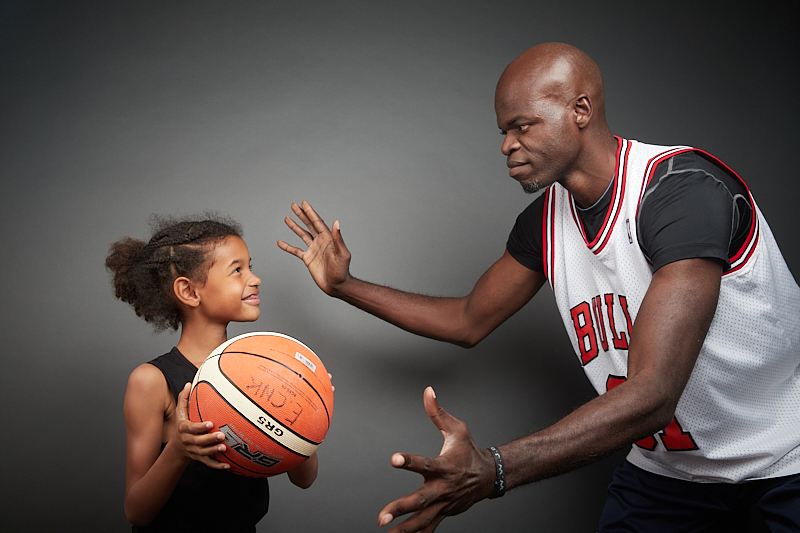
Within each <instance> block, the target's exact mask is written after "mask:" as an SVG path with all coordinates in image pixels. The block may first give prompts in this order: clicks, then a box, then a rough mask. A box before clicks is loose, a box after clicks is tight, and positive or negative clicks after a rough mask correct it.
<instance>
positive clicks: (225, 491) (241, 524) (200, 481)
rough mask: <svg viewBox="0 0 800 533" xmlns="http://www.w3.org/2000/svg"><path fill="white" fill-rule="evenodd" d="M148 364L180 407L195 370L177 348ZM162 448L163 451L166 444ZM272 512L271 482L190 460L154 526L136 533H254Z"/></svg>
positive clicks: (143, 528)
mask: <svg viewBox="0 0 800 533" xmlns="http://www.w3.org/2000/svg"><path fill="white" fill-rule="evenodd" d="M150 364H152V365H154V366H155V367H157V368H158V369H159V370H161V372H162V373H163V374H164V377H165V378H167V383H168V384H169V388H170V389H171V390H172V394H173V396H174V397H175V402H176V403H177V401H178V394H179V393H180V391H181V390H183V386H184V385H185V384H186V383H187V382H191V381H192V380H193V379H194V375H195V373H196V372H197V368H196V367H195V366H194V365H193V364H192V363H190V362H189V360H188V359H186V358H185V357H184V356H183V354H181V353H180V352H179V351H178V349H177V348H173V349H172V351H170V352H169V353H167V354H164V355H162V356H161V357H157V358H156V359H153V360H152V361H150ZM161 449H162V450H163V449H164V445H163V444H162V446H161ZM268 509H269V484H268V482H267V478H251V477H246V476H239V475H236V474H232V473H230V472H226V471H224V470H214V469H213V468H209V467H207V466H206V465H204V464H203V463H201V462H199V461H192V462H190V463H189V466H187V467H186V470H185V471H184V473H183V476H181V479H180V480H179V481H178V485H177V486H176V487H175V490H174V491H173V492H172V496H170V498H169V500H168V501H167V503H166V504H165V505H164V508H163V509H161V512H159V513H158V516H156V519H155V520H154V521H153V523H152V524H150V525H149V526H147V527H136V526H133V531H134V532H148V533H150V532H155V531H158V532H161V531H165V532H171V533H175V532H180V531H186V532H193V533H194V532H202V531H209V532H211V531H213V532H215V533H219V532H220V531H225V532H226V533H227V532H247V533H252V532H255V531H256V524H257V523H258V521H259V520H261V519H262V518H263V517H264V515H266V514H267V510H268Z"/></svg>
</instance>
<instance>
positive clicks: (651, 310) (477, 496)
mask: <svg viewBox="0 0 800 533" xmlns="http://www.w3.org/2000/svg"><path fill="white" fill-rule="evenodd" d="M721 274H722V265H721V263H719V262H718V261H716V260H709V259H687V260H683V261H677V262H675V263H670V264H668V265H665V266H664V267H662V268H660V269H659V270H657V271H656V273H655V274H654V276H653V279H652V282H651V284H650V287H649V289H648V291H647V294H646V296H645V298H644V301H643V302H642V306H641V308H640V310H639V313H638V315H637V318H636V323H635V324H634V326H633V331H632V332H631V336H630V338H631V344H630V347H629V351H628V379H627V381H625V382H624V383H623V384H621V385H619V386H617V387H615V388H614V389H612V390H610V391H609V392H607V393H606V394H603V395H601V396H599V397H597V398H595V399H594V400H592V401H590V402H588V403H586V404H585V405H583V406H582V407H580V408H579V409H577V410H576V411H574V412H573V413H571V414H570V415H568V416H566V417H564V418H563V419H561V420H560V421H558V422H557V423H555V424H554V425H552V426H550V427H549V428H547V429H545V430H543V431H540V432H537V433H534V434H532V435H529V436H527V437H524V438H522V439H519V440H517V441H514V442H511V443H509V444H507V445H505V446H500V447H499V450H500V452H501V453H502V455H503V458H504V463H505V473H506V483H507V487H508V488H509V489H510V488H514V487H517V486H520V485H524V484H526V483H532V482H534V481H538V480H541V479H545V478H548V477H552V476H555V475H558V474H561V473H564V472H567V471H570V470H573V469H575V468H578V467H580V466H583V465H585V464H588V463H591V462H594V461H596V460H598V459H600V458H602V457H605V456H607V455H609V454H611V453H612V452H614V451H615V450H618V449H620V448H622V447H624V446H627V445H630V444H631V443H633V442H636V441H637V440H639V439H642V438H644V437H646V436H648V435H652V434H654V433H656V432H658V431H660V430H661V429H663V428H664V427H666V426H667V425H668V424H669V423H670V422H671V420H672V418H673V416H674V414H675V407H676V406H677V403H678V400H679V399H680V397H681V394H682V393H683V389H684V387H685V386H686V383H687V381H688V380H689V376H690V374H691V372H692V369H693V368H694V363H695V361H696V359H697V355H698V353H699V352H700V348H701V347H702V345H703V341H704V340H705V336H706V333H707V332H708V328H709V327H710V325H711V321H712V319H713V317H714V313H715V311H716V306H717V300H718V298H719V287H720V279H721ZM425 401H426V410H427V411H428V414H429V415H430V416H431V420H433V422H434V423H435V424H436V426H437V427H438V428H439V429H440V431H441V432H442V434H443V436H444V437H445V445H444V447H443V448H442V453H441V454H440V455H439V457H436V458H425V457H420V456H416V455H409V454H395V455H394V456H392V465H393V466H395V467H397V468H403V469H406V470H411V471H414V472H418V473H420V474H422V475H423V476H424V477H425V481H424V483H423V485H422V487H421V488H420V489H419V490H417V491H416V492H414V493H412V494H410V495H408V496H405V497H404V498H400V499H399V500H395V501H394V502H392V503H390V504H389V505H387V506H386V507H385V508H384V509H383V510H382V511H381V513H380V514H379V516H378V524H379V525H381V526H383V525H386V524H388V523H389V522H390V521H391V520H392V519H394V518H395V517H397V516H400V515H403V514H406V513H414V514H413V515H412V516H410V517H409V518H407V519H406V520H405V521H403V522H402V523H401V524H400V525H399V526H397V527H396V528H395V529H393V530H392V531H391V532H390V533H394V532H396V531H401V530H402V531H407V532H412V531H425V532H431V531H433V529H435V526H436V525H437V524H438V523H439V522H441V521H442V519H444V517H446V516H449V515H453V514H457V513H460V512H463V511H465V510H466V509H468V508H469V507H471V506H472V505H473V504H475V503H476V502H478V501H480V500H481V499H484V498H486V497H488V496H489V495H490V494H491V487H492V485H493V483H494V480H495V472H494V463H493V460H492V458H491V456H490V455H489V453H488V452H487V451H485V450H483V451H482V450H479V449H478V448H477V446H476V445H475V443H474V442H473V440H472V438H471V437H470V436H469V432H468V430H467V428H466V426H465V425H464V424H463V423H462V422H460V421H458V420H456V419H454V418H453V417H451V416H450V415H449V414H447V413H446V412H445V411H444V409H441V407H439V406H438V403H436V401H435V399H434V397H433V394H432V391H431V392H430V393H428V392H427V391H426V399H425Z"/></svg>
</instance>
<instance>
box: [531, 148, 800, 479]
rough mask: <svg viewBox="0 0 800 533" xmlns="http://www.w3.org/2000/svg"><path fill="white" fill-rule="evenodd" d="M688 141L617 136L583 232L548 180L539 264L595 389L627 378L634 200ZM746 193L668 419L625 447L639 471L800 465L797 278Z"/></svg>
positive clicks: (635, 266)
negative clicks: (741, 241)
mask: <svg viewBox="0 0 800 533" xmlns="http://www.w3.org/2000/svg"><path fill="white" fill-rule="evenodd" d="M687 150H693V149H692V148H689V147H685V146H684V147H681V146H678V147H665V146H652V145H647V144H643V143H640V142H637V141H628V140H622V139H621V140H620V148H619V151H618V155H617V172H616V176H615V182H614V184H613V198H612V200H611V206H610V207H609V211H608V214H607V216H606V220H605V222H604V224H603V227H602V229H601V230H600V231H599V232H598V234H597V236H596V237H595V238H594V239H593V240H592V241H588V240H587V239H586V237H585V234H584V231H583V229H582V226H581V222H580V217H579V216H578V212H577V207H576V204H575V202H574V200H573V199H572V197H571V195H570V194H569V192H568V191H567V190H566V189H564V188H563V187H562V186H561V185H560V184H558V183H556V184H555V185H553V186H552V187H550V188H549V189H548V190H547V191H546V193H545V194H546V197H545V208H544V225H543V233H544V248H543V250H544V255H545V260H544V264H545V275H546V276H547V279H548V282H549V283H550V285H551V287H552V288H553V291H554V293H555V298H556V302H557V304H558V308H559V310H560V312H561V315H562V319H563V321H564V325H565V326H566V328H567V332H568V333H569V337H570V339H571V341H572V344H573V347H574V348H575V352H576V354H577V356H578V358H579V360H580V361H581V364H582V365H583V368H584V371H585V372H586V375H587V376H588V377H589V380H590V381H591V383H592V385H593V386H594V387H595V389H596V390H597V392H598V393H599V394H603V393H604V392H606V391H607V390H609V389H611V388H613V387H614V386H616V385H618V384H620V383H622V382H623V381H624V380H625V379H626V376H627V367H628V343H629V339H630V335H631V332H632V330H633V333H634V334H635V326H634V325H635V322H636V315H637V313H638V311H639V307H640V305H641V303H642V299H643V298H644V296H645V293H646V292H647V288H648V286H649V284H650V280H651V279H652V275H653V272H652V268H651V266H650V265H649V263H648V261H647V259H646V258H645V256H644V254H643V253H642V251H641V250H640V248H639V243H638V240H637V239H638V236H637V232H636V217H637V212H638V207H639V202H640V199H641V197H642V194H643V193H644V189H645V187H646V185H647V181H648V179H649V178H650V176H651V173H652V171H653V169H654V168H655V165H656V164H657V163H658V162H659V161H662V160H664V159H666V158H669V157H670V156H673V155H676V154H678V153H680V152H684V151H687ZM706 155H708V154H706ZM751 201H752V197H751ZM752 204H753V206H754V209H753V211H754V212H753V220H752V223H751V231H750V235H749V237H748V239H747V242H746V243H745V245H744V246H743V247H742V249H741V250H740V251H739V252H738V253H737V255H736V256H735V257H733V258H732V260H731V268H730V270H728V271H727V272H726V273H725V274H724V275H723V276H722V282H721V288H720V296H719V303H718V305H717V311H716V314H715V316H714V320H713V322H712V324H711V327H710V329H709V332H708V336H707V337H706V340H705V343H704V344H703V347H702V349H701V351H700V354H699V356H698V358H697V362H696V364H695V367H694V370H693V371H692V374H691V377H690V378H689V382H688V383H687V385H686V389H685V390H684V392H683V395H682V396H681V399H680V401H679V402H678V406H677V409H676V411H675V418H674V419H673V421H672V423H671V424H670V425H669V426H667V427H666V428H665V429H664V430H662V431H661V432H659V433H658V434H657V435H653V436H652V437H648V438H645V439H643V440H641V441H639V442H637V443H636V444H634V445H633V447H632V449H631V452H630V454H629V455H628V459H629V460H630V461H631V462H632V463H633V464H634V465H636V466H638V467H640V468H643V469H644V470H647V471H650V472H654V473H656V474H661V475H665V476H669V477H673V478H679V479H685V480H690V481H698V482H727V483H736V482H740V481H745V480H752V479H759V478H769V477H777V476H784V475H789V474H796V473H800V288H798V286H797V283H796V282H795V280H794V278H793V277H792V274H791V272H790V271H789V269H788V267H787V266H786V263H785V262H784V260H783V256H782V255H781V253H780V250H779V249H778V246H777V244H776V243H775V239H774V238H773V235H772V232H771V231H770V229H769V226H768V225H767V223H766V221H765V219H764V217H763V216H762V214H761V212H760V211H759V210H758V207H756V206H755V202H752Z"/></svg>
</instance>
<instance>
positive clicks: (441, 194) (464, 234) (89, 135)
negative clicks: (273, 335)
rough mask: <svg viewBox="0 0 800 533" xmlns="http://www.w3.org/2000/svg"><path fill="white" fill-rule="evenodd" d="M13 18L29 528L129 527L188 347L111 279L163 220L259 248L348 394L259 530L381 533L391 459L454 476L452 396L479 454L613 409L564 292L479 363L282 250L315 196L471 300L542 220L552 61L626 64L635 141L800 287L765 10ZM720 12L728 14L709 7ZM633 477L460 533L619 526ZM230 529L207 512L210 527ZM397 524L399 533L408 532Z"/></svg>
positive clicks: (786, 151) (18, 407) (584, 6)
mask: <svg viewBox="0 0 800 533" xmlns="http://www.w3.org/2000/svg"><path fill="white" fill-rule="evenodd" d="M645 4H646V5H647V6H650V3H644V2H636V3H634V2H630V3H626V2H614V3H611V4H609V3H600V2H589V1H584V2H580V1H572V0H564V1H559V2H540V1H526V2H523V1H513V2H489V1H451V2H422V1H419V2H407V1H396V2H390V1H363V2H355V1H351V2H322V1H319V2H242V1H237V2H224V3H223V2H209V1H197V2H177V1H176V2H155V1H139V2H87V1H76V2H37V1H27V2H14V1H11V2H9V1H4V2H3V3H2V4H0V5H2V8H1V9H2V11H0V42H1V43H2V46H1V47H0V59H1V60H2V63H1V64H0V69H1V70H0V180H1V181H0V183H1V184H0V202H1V203H0V205H1V206H2V208H1V209H0V221H2V222H1V223H2V232H0V235H2V237H1V238H2V241H1V243H2V248H1V249H2V254H3V260H2V262H0V273H2V276H0V291H1V292H0V302H2V311H0V312H1V313H2V315H0V328H2V329H1V330H0V333H1V334H2V339H3V341H4V343H3V351H4V353H3V370H2V372H0V406H2V410H0V421H1V422H2V425H0V427H2V429H3V432H4V436H5V438H4V442H5V446H4V449H5V454H4V458H3V460H2V463H3V466H2V468H1V469H0V471H1V472H2V486H0V490H2V498H0V510H1V511H2V529H3V530H4V531H57V530H68V531H103V532H105V531H129V525H128V524H127V522H126V521H125V516H124V512H123V490H124V461H125V428H124V422H123V417H122V398H123V394H124V391H125V386H126V382H127V378H128V375H129V373H130V372H131V370H133V368H135V367H136V366H137V365H139V364H141V363H143V362H146V361H148V360H150V359H152V358H153V357H155V356H158V355H160V354H162V353H164V352H166V351H168V350H169V349H170V348H171V347H172V346H173V345H174V344H175V343H176V342H177V340H178V336H177V335H171V334H169V333H162V334H158V335H154V334H153V333H152V328H151V327H150V326H149V325H148V324H146V323H144V322H143V321H142V320H141V319H138V318H137V317H136V316H135V315H134V313H133V311H132V310H131V309H130V308H129V307H128V306H127V305H125V304H123V303H121V302H119V301H117V300H115V299H114V297H113V291H112V288H111V285H110V281H109V276H108V274H107V273H106V271H105V270H104V268H103V261H104V259H105V256H106V253H107V251H108V247H109V245H110V244H111V243H112V242H113V241H115V240H117V239H119V238H121V237H123V236H133V237H137V238H147V237H148V236H149V235H148V231H149V229H148V225H147V220H148V217H149V216H150V215H151V214H153V213H157V214H178V215H181V214H191V213H199V212H202V211H204V210H207V209H210V210H216V211H219V212H222V213H225V214H228V215H230V216H232V217H233V218H235V219H237V220H238V221H239V222H241V223H242V224H243V226H244V229H245V240H246V242H247V244H248V245H249V248H250V253H251V255H252V258H253V266H254V269H255V271H256V273H257V274H258V275H259V276H260V277H261V278H262V279H263V285H262V304H261V310H262V313H261V318H260V319H259V320H258V321H257V322H256V323H250V324H233V325H231V327H230V329H229V336H233V335H236V334H239V333H243V332H245V331H259V330H261V331H279V332H283V333H286V334H288V335H292V336H294V337H297V338H299V339H301V340H302V341H304V342H305V343H306V344H308V345H309V346H310V347H311V348H312V349H314V350H315V351H316V352H317V353H318V354H319V355H320V356H321V357H322V358H323V360H324V361H325V363H326V366H327V367H328V369H329V370H330V371H331V372H332V373H333V375H334V383H335V385H336V405H335V411H334V417H333V425H332V427H331V430H330V432H329V433H328V437H327V439H326V441H325V442H324V443H323V445H322V446H321V447H320V449H319V458H320V470H319V477H318V479H317V481H316V483H315V484H314V485H313V486H312V487H311V488H310V489H308V490H306V491H302V490H300V489H298V488H296V487H294V486H293V485H291V484H290V483H289V482H288V480H287V479H286V477H285V476H282V477H279V478H275V479H274V480H273V481H272V482H271V489H272V503H271V509H270V512H269V514H268V515H267V516H266V518H265V519H264V520H263V521H262V522H261V523H260V524H259V531H298V532H300V531H325V532H345V531H346V532H354V531H355V532H362V531H378V528H377V526H376V520H377V514H378V512H379V511H380V510H381V509H382V508H383V506H384V505H386V504H387V503H388V502H390V501H391V500H393V499H395V498H398V497H400V496H403V495H405V494H407V493H409V492H411V491H412V490H414V489H416V488H417V487H418V486H419V485H420V484H421V477H420V476H418V475H416V474H412V473H409V472H404V471H396V470H394V469H393V468H392V467H391V466H390V464H389V458H390V456H391V454H392V453H393V452H396V451H405V452H410V453H419V454H425V455H429V456H435V455H437V454H438V452H439V449H440V447H441V442H442V440H441V436H440V434H439V432H438V431H437V430H436V428H435V427H434V426H433V424H431V422H430V421H429V419H428V418H427V416H426V415H425V412H424V410H423V406H422V391H423V389H424V388H425V386H427V385H432V386H434V388H435V389H436V392H437V395H438V397H439V400H440V402H441V404H442V405H443V406H444V407H445V409H447V410H448V411H450V412H451V413H452V414H453V415H454V416H456V417H458V418H461V419H462V420H464V421H466V422H467V423H468V425H469V427H470V430H471V432H472V436H473V437H474V439H475V441H476V443H477V444H478V446H480V447H484V448H485V447H488V446H490V445H500V444H503V443H505V442H508V441H510V440H513V439H515V438H518V437H521V436H523V435H526V434H528V433H530V432H532V431H535V430H537V429H541V428H543V427H545V426H547V425H549V424H551V423H553V422H555V421H556V420H557V419H559V418H560V417H562V416H563V415H565V414H567V413H568V412H570V411H571V410H572V409H574V408H575V407H577V406H578V405H580V404H581V403H583V402H585V401H587V400H589V399H591V398H592V397H593V396H594V393H593V391H592V389H591V388H590V386H589V384H588V382H587V380H586V379H585V378H584V376H583V373H582V371H581V368H580V365H579V363H578V361H577V359H576V357H575V356H574V354H573V353H572V350H571V348H570V346H569V343H568V340H567V337H566V333H565V332H564V329H563V326H562V325H561V323H560V320H559V318H558V316H557V314H556V311H555V307H554V304H553V300H552V296H551V293H550V291H549V290H548V289H547V288H546V287H545V288H544V289H543V290H542V291H541V293H540V294H539V295H538V296H537V297H536V298H535V299H534V300H533V301H532V302H531V303H530V304H529V305H528V306H526V307H525V308H524V309H523V310H522V311H521V312H520V313H518V314H517V315H516V316H514V317H512V318H511V319H510V320H508V321H507V322H506V323H505V324H503V325H502V326H501V327H500V328H498V330H497V331H495V332H494V333H493V334H492V335H491V336H490V337H489V338H487V339H486V340H485V341H484V342H483V343H481V344H480V345H478V346H477V347H475V348H473V349H471V350H463V349H460V348H457V347H454V346H449V345H446V344H442V343H438V342H434V341H429V340H426V339H421V338H419V337H415V336H413V335H411V334H409V333H406V332H403V331H401V330H399V329H396V328H394V327H392V326H389V325H386V324H384V323H382V322H380V321H379V320H377V319H375V318H373V317H370V316H369V315H367V314H365V313H363V312H360V311H358V310H356V309H353V308H351V307H349V306H348V305H346V304H344V303H342V302H340V301H336V300H333V299H330V298H328V297H327V296H325V295H324V294H323V293H322V292H321V291H319V290H318V289H317V288H316V286H315V285H314V284H313V282H312V280H311V278H310V276H309V275H308V273H307V271H306V269H305V267H304V266H303V264H302V263H301V262H300V261H299V260H297V259H296V258H294V257H291V256H289V255H288V254H286V253H284V252H282V251H281V250H280V249H278V247H277V246H276V244H275V243H276V241H277V240H278V239H284V240H287V241H289V242H291V243H293V244H298V245H299V244H300V241H299V239H297V238H296V237H295V236H294V235H293V234H292V233H291V232H290V231H289V230H288V228H286V227H285V226H284V224H283V221H282V220H283V217H284V216H285V215H287V214H290V210H289V205H290V203H291V202H300V201H301V200H308V201H310V202H311V203H312V205H313V206H314V207H315V208H316V209H317V211H318V212H319V213H320V214H321V216H322V217H323V218H324V219H325V220H326V221H327V222H328V223H332V222H333V221H334V220H335V219H339V220H340V221H341V225H342V233H343V235H344V237H345V241H346V243H347V245H348V247H349V248H350V250H351V252H352V253H353V260H352V264H351V271H352V272H353V274H354V275H356V276H358V277H362V278H365V279H368V280H371V281H374V282H378V283H382V284H389V285H392V286H394V287H398V288H402V289H406V290H412V291H417V292H423V293H427V294H434V295H449V296H457V295H463V294H465V293H467V292H469V290H470V289H471V288H472V285H473V284H474V282H475V281H476V280H477V278H478V276H479V275H480V274H481V273H483V271H485V270H486V269H487V268H488V267H489V266H490V265H491V264H492V263H493V262H494V261H495V260H496V259H497V258H499V257H500V256H501V255H502V253H503V250H504V246H505V241H506V238H507V236H508V232H509V230H510V229H511V227H512V225H513V223H514V220H515V218H516V216H517V214H518V213H519V212H520V211H522V209H524V207H525V206H526V205H527V204H528V203H529V202H531V201H532V200H533V198H532V197H530V196H526V195H525V194H524V193H523V192H522V191H521V189H520V187H519V185H518V184H517V183H516V182H514V181H513V180H511V179H510V178H509V177H508V175H507V171H506V168H505V164H504V163H505V158H504V157H503V155H502V154H501V153H500V143H501V137H500V136H499V135H498V129H497V126H496V123H495V117H494V109H493V94H494V87H495V83H496V81H497V79H498V77H499V75H500V73H501V72H502V70H503V69H504V68H505V66H506V65H507V64H508V63H509V62H510V61H511V60H512V59H514V58H515V57H516V56H517V55H518V54H520V53H521V52H523V51H524V50H525V49H527V48H529V47H530V46H533V45H534V44H537V43H540V42H544V41H562V42H568V43H571V44H574V45H576V46H578V47H580V48H581V49H583V50H584V51H586V52H587V53H588V54H589V55H591V56H592V57H593V58H594V59H595V60H596V61H597V63H598V64H599V66H600V68H601V70H602V72H603V75H604V81H605V89H606V101H607V115H608V118H609V123H610V125H611V129H612V131H613V132H614V133H615V134H617V135H621V136H624V137H627V138H631V139H638V140H640V141H643V142H650V143H656V144H689V145H693V146H696V147H699V148H702V149H704V150H707V151H709V152H711V153H713V154H715V155H717V156H718V157H720V158H721V159H722V160H724V161H725V162H726V163H727V164H728V165H730V166H731V167H732V168H733V169H734V170H736V171H737V172H738V173H739V174H740V175H741V176H742V177H743V178H744V179H745V180H746V181H747V182H748V184H749V186H750V188H751V191H752V192H753V194H754V196H755V198H756V200H757V202H758V203H759V205H760V207H761V209H762V210H763V211H764V213H765V215H766V218H767V220H768V222H769V223H770V225H771V227H772V229H773V231H774V233H775V234H776V237H777V240H778V242H779V244H780V246H781V248H782V250H783V252H784V254H785V257H786V259H787V262H788V263H789V266H790V268H791V269H792V271H793V273H794V275H795V277H797V276H798V274H799V273H800V247H798V245H797V237H796V232H797V230H798V227H799V224H798V218H797V209H796V205H797V203H798V200H800V185H798V172H797V170H796V162H795V159H796V154H797V147H798V134H797V123H798V118H800V113H799V112H798V106H797V105H796V104H795V102H796V96H797V95H796V88H797V82H798V75H797V65H798V41H797V38H796V37H794V38H793V37H791V35H796V32H795V28H794V26H793V24H790V22H793V20H794V19H793V17H792V16H790V14H788V13H785V12H779V11H777V10H775V11H770V10H769V9H762V8H755V7H754V4H752V3H744V2H716V3H715V2H710V3H703V4H702V5H703V6H706V7H702V8H701V7H698V5H700V3H697V2H670V3H666V4H664V3H659V4H658V5H659V7H644V6H645ZM708 4H716V5H718V6H719V7H718V8H714V7H709V6H708ZM623 456H624V452H622V453H618V454H616V455H614V456H613V457H610V458H608V459H606V460H604V461H601V462H599V463H597V464H595V465H592V466H590V467H587V468H584V469H582V470H579V471H577V472H574V473H571V474H568V475H565V476H562V477H560V478H557V479H553V480H548V481H544V482H540V483H537V484H534V485H532V486H529V487H526V488H523V489H520V490H515V491H512V492H510V493H509V494H507V495H506V496H505V497H504V498H503V499H501V500H495V501H491V502H481V503H480V504H478V505H476V506H475V507H474V508H473V509H471V510H470V511H469V512H467V513H466V514H463V515H460V516H457V517H452V518H448V519H447V520H445V522H444V523H443V524H442V525H441V526H440V527H439V529H438V531H441V532H442V533H445V532H467V533H471V532H483V531H565V532H579V531H594V530H595V529H594V528H595V526H596V522H597V518H598V516H599V513H600V510H601V508H602V505H603V501H604V498H605V487H606V485H607V484H608V482H609V480H610V474H611V471H612V470H613V468H614V466H615V465H616V464H617V463H618V462H619V461H620V460H621V458H622V457H623ZM211 511H212V510H208V512H211ZM395 523H396V522H395Z"/></svg>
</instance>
